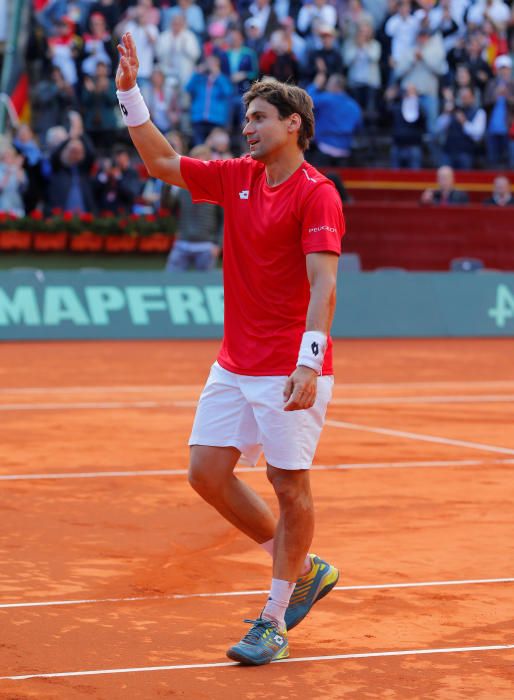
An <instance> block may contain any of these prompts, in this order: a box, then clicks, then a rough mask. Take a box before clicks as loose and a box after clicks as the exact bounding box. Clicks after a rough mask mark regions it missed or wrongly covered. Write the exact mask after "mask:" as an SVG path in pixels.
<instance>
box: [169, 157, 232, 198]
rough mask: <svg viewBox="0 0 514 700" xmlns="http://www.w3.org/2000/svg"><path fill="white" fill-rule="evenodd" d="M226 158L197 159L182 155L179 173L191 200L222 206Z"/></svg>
mask: <svg viewBox="0 0 514 700" xmlns="http://www.w3.org/2000/svg"><path fill="white" fill-rule="evenodd" d="M228 162H229V161H227V160H209V161H205V160H198V159H196V158H188V157H187V156H182V157H181V158H180V173H181V175H182V177H183V178H184V180H185V182H186V185H187V189H188V190H189V191H190V192H191V197H192V198H193V202H210V203H211V204H219V205H221V206H223V203H224V199H225V192H224V187H223V180H224V170H226V167H227V166H226V164H227V163H228Z"/></svg>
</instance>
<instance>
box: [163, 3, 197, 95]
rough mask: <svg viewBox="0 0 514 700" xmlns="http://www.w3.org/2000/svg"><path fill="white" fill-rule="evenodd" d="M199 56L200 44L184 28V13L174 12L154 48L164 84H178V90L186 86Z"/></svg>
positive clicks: (189, 31)
mask: <svg viewBox="0 0 514 700" xmlns="http://www.w3.org/2000/svg"><path fill="white" fill-rule="evenodd" d="M200 55H201V48H200V44H199V42H198V39H197V38H196V36H195V34H194V33H193V32H192V31H191V30H190V29H188V28H187V27H186V18H185V15H184V13H183V12H174V13H173V14H172V16H171V19H170V24H169V29H167V30H166V31H165V32H162V34H161V35H160V36H159V38H158V40H157V46H156V56H157V60H158V61H159V67H160V68H161V69H162V71H163V73H164V75H165V76H166V82H167V83H169V84H171V85H172V84H174V83H176V82H178V85H179V88H183V87H184V86H185V85H187V83H188V81H189V80H190V78H191V76H192V75H193V71H194V68H195V64H196V62H197V61H198V59H199V58H200Z"/></svg>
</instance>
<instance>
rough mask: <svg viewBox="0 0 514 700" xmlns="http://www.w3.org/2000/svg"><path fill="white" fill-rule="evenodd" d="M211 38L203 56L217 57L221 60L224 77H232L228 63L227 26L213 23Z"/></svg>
mask: <svg viewBox="0 0 514 700" xmlns="http://www.w3.org/2000/svg"><path fill="white" fill-rule="evenodd" d="M207 31H208V34H209V38H208V40H207V41H206V42H205V44H204V45H203V56H204V58H207V56H211V55H213V54H214V55H215V56H217V57H218V58H219V59H220V70H221V72H222V73H223V75H226V76H227V77H230V64H229V61H228V53H227V52H228V49H229V48H230V47H229V45H228V42H227V36H226V30H225V25H224V24H223V23H222V22H212V24H209V28H208V30H207Z"/></svg>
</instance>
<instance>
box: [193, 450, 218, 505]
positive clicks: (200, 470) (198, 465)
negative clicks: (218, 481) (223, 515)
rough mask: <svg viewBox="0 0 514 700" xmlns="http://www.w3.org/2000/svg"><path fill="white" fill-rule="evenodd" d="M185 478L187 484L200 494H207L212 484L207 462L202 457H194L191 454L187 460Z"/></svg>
mask: <svg viewBox="0 0 514 700" xmlns="http://www.w3.org/2000/svg"><path fill="white" fill-rule="evenodd" d="M187 480H188V481H189V485H190V486H191V487H192V488H193V489H194V490H195V491H196V492H197V493H199V494H200V496H206V495H208V494H209V493H210V492H211V491H212V489H213V486H214V484H213V483H212V481H213V480H212V476H211V474H210V472H209V468H208V465H207V463H206V462H205V461H204V460H202V459H197V458H196V459H195V457H194V455H193V454H192V455H191V460H190V462H189V470H188V472H187Z"/></svg>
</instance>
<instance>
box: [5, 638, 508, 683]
mask: <svg viewBox="0 0 514 700" xmlns="http://www.w3.org/2000/svg"><path fill="white" fill-rule="evenodd" d="M508 649H514V644H495V645H491V646H476V647H443V648H441V649H403V650H401V651H371V652H366V653H361V654H331V655H329V656H300V657H298V658H293V659H281V660H279V661H274V662H273V663H275V664H295V663H296V664H298V663H307V662H310V661H342V660H346V659H374V658H383V657H387V656H417V655H422V654H463V653H469V652H477V651H505V650H508ZM227 666H240V665H239V664H238V663H235V662H233V661H228V662H227V661H225V662H222V663H212V664H176V665H174V666H136V667H134V668H106V669H99V670H95V671H68V672H66V673H33V674H30V675H25V676H0V681H23V680H28V679H30V678H70V677H72V676H75V677H77V676H105V675H112V674H115V673H144V672H147V673H148V672H152V671H185V670H190V669H200V668H225V667H227Z"/></svg>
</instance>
